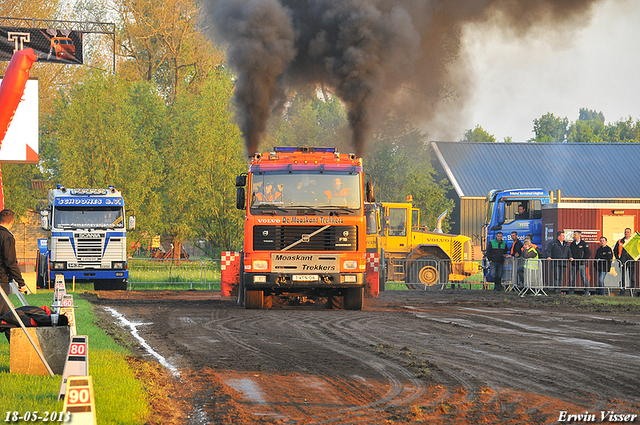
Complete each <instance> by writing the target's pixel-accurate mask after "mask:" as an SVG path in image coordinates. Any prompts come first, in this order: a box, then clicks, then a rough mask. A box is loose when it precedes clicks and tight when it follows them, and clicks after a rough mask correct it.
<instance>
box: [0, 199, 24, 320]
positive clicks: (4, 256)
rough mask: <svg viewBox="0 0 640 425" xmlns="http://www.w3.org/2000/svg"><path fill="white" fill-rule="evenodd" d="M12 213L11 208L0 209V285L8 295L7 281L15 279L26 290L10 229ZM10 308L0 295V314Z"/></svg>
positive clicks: (9, 289) (21, 288) (22, 289)
mask: <svg viewBox="0 0 640 425" xmlns="http://www.w3.org/2000/svg"><path fill="white" fill-rule="evenodd" d="M13 219H14V214H13V211H11V210H2V211H0V286H2V289H3V290H4V292H5V293H6V294H7V295H9V293H10V291H11V287H10V286H9V282H11V281H12V280H15V281H16V283H17V284H18V287H19V288H20V290H21V291H26V288H25V286H24V280H23V279H22V273H21V272H20V267H19V266H18V260H17V259H16V240H15V238H14V237H13V233H11V231H10V229H11V226H13ZM10 310H11V309H10V308H9V306H8V305H7V303H5V302H4V299H2V297H0V316H2V315H3V314H5V313H6V312H8V311H10Z"/></svg>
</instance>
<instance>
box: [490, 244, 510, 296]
mask: <svg viewBox="0 0 640 425" xmlns="http://www.w3.org/2000/svg"><path fill="white" fill-rule="evenodd" d="M507 252H508V251H507V243H506V242H505V241H503V240H502V232H498V233H496V238H495V239H494V240H492V241H491V242H489V243H488V244H487V259H488V260H489V261H490V262H491V276H493V283H494V285H493V289H494V290H496V291H502V290H503V287H502V270H503V268H504V259H505V257H506V256H507Z"/></svg>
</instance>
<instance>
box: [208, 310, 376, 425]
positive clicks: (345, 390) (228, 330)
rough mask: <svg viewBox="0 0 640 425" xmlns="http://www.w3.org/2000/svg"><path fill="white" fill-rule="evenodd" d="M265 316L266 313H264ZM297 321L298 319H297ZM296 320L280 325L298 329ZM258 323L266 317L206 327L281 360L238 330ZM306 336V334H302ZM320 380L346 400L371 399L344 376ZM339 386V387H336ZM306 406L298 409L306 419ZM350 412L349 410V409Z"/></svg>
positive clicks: (328, 375)
mask: <svg viewBox="0 0 640 425" xmlns="http://www.w3.org/2000/svg"><path fill="white" fill-rule="evenodd" d="M280 312H281V313H282V311H280ZM263 314H264V313H263ZM296 320H297V319H296ZM292 322H294V320H291V319H289V320H283V321H281V323H280V325H281V326H287V325H290V326H291V328H296V329H297V326H295V323H292ZM228 323H231V324H232V325H233V326H232V327H228V326H227V324H228ZM256 323H260V324H263V325H264V323H265V320H264V317H263V316H256V317H253V318H251V319H250V320H247V319H244V318H243V320H240V321H238V320H237V318H236V317H229V318H226V319H224V320H217V321H213V322H209V323H207V325H206V326H205V327H207V328H212V330H215V332H216V333H217V334H218V335H220V337H222V338H224V339H225V340H226V341H227V342H230V343H233V344H235V345H237V346H239V347H241V348H242V349H244V350H246V351H248V352H251V353H253V354H255V355H256V356H260V357H262V358H269V359H271V360H272V361H274V362H277V361H279V360H280V357H279V356H278V355H275V354H273V353H272V352H270V351H266V350H264V349H261V348H258V347H257V346H255V345H253V344H249V343H247V342H246V337H245V336H244V335H243V334H242V333H241V332H240V331H239V329H237V328H241V327H243V326H245V327H252V326H253V325H255V324H256ZM302 333H303V334H304V332H302ZM308 341H309V342H313V343H317V340H313V339H308ZM337 352H338V353H339V354H343V355H344V352H343V350H338V351H337ZM319 378H321V379H322V378H328V379H326V380H325V381H326V382H327V383H328V384H329V385H330V386H331V387H332V388H333V389H335V390H336V392H337V393H338V395H340V396H341V395H343V394H344V395H346V396H347V397H346V399H354V398H355V399H366V398H367V397H370V395H369V394H367V393H365V392H364V391H363V390H362V388H361V386H358V385H355V383H354V380H350V379H347V378H345V377H344V376H342V375H339V374H337V373H332V372H328V373H327V372H324V373H323V375H322V376H320V377H319ZM336 384H338V385H336ZM291 404H296V403H291ZM270 407H271V408H273V409H275V410H277V407H276V405H275V404H274V403H270ZM303 407H304V406H299V407H298V408H297V410H298V411H299V413H300V414H302V415H304V416H305V417H308V416H309V412H308V411H307V410H308V409H306V410H305V409H303ZM347 410H349V409H347ZM279 413H281V415H282V416H285V417H286V416H289V415H290V412H287V411H281V412H279ZM300 421H303V422H305V423H307V421H306V419H302V420H300ZM300 421H296V422H300Z"/></svg>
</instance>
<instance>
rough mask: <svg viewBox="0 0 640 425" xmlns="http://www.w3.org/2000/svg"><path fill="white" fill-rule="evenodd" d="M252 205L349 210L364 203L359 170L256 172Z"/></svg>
mask: <svg viewBox="0 0 640 425" xmlns="http://www.w3.org/2000/svg"><path fill="white" fill-rule="evenodd" d="M251 186H252V187H251V208H273V207H274V206H275V207H282V208H285V209H286V208H310V209H339V210H341V211H346V212H349V211H350V210H359V209H360V208H361V205H362V195H361V193H362V189H361V188H362V183H361V181H360V175H359V174H348V173H322V174H320V173H304V172H303V173H288V172H287V173H269V174H254V175H253V178H252V182H251Z"/></svg>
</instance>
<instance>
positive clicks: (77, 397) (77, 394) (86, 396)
mask: <svg viewBox="0 0 640 425" xmlns="http://www.w3.org/2000/svg"><path fill="white" fill-rule="evenodd" d="M66 400H67V404H91V391H89V388H69V391H68V392H67V396H66Z"/></svg>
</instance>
